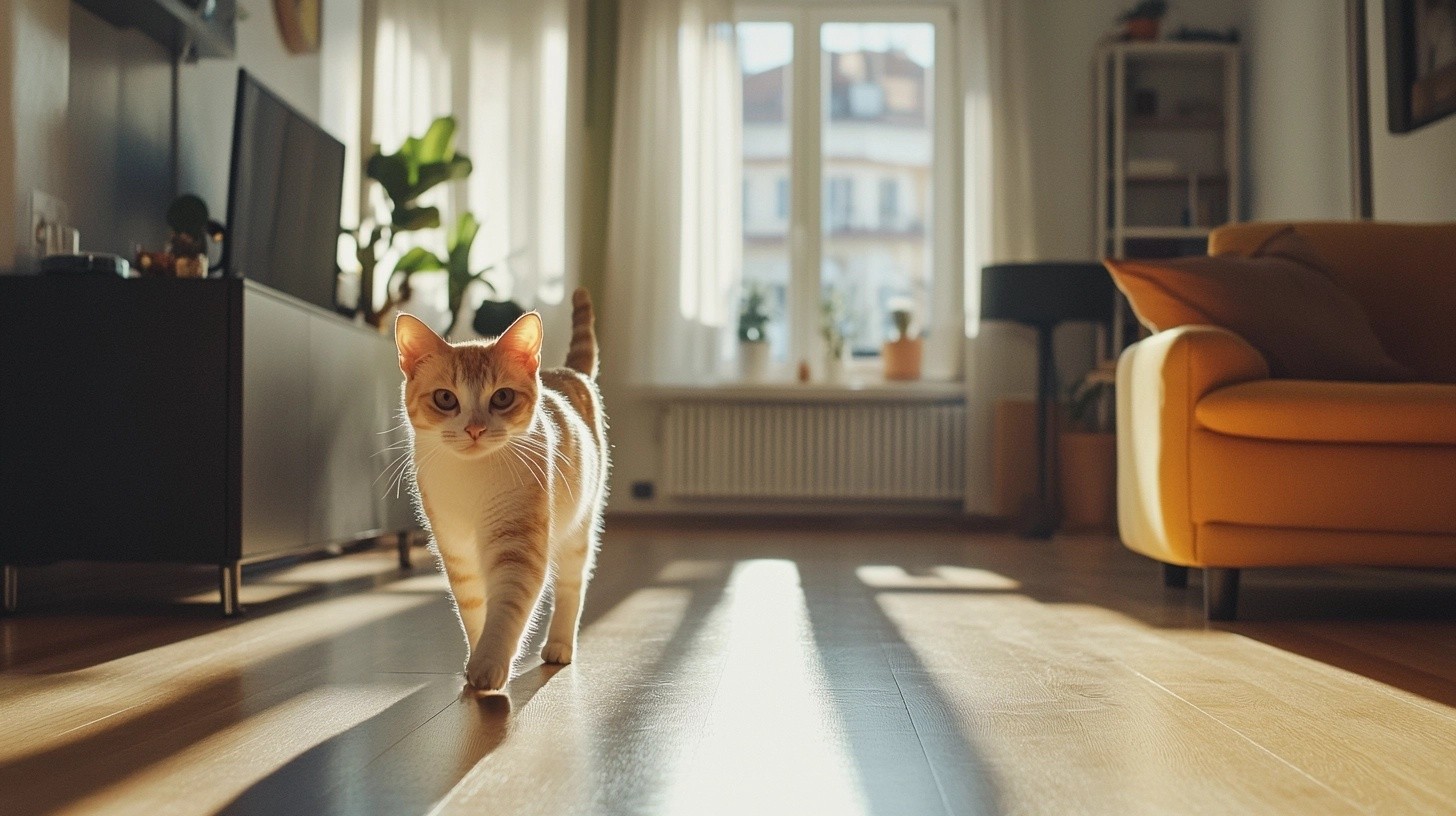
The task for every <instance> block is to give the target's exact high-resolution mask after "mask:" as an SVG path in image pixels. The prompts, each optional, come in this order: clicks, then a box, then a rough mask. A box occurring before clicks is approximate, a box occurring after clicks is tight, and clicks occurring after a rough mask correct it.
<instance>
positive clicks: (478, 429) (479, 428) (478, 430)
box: [465, 425, 485, 440]
mask: <svg viewBox="0 0 1456 816" xmlns="http://www.w3.org/2000/svg"><path fill="white" fill-rule="evenodd" d="M465 432H466V433H468V434H470V438H471V439H475V440H478V439H480V435H481V434H483V433H485V426H484V425H466V426H465Z"/></svg>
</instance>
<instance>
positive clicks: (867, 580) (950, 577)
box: [855, 564, 1021, 592]
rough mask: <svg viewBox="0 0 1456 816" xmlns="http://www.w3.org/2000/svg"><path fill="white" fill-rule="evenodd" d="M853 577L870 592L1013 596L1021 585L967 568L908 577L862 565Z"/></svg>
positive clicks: (934, 570) (940, 568) (943, 568)
mask: <svg viewBox="0 0 1456 816" xmlns="http://www.w3.org/2000/svg"><path fill="white" fill-rule="evenodd" d="M855 575H857V576H859V579H860V580H861V581H863V582H864V585H865V586H867V587H870V588H871V589H963V590H967V591H973V592H974V591H981V592H1014V591H1016V590H1018V589H1021V584H1020V582H1018V581H1014V580H1012V579H1010V578H1007V577H1006V576H1004V575H999V574H997V573H994V572H991V571H990V570H983V569H973V568H971V567H952V566H938V567H931V568H930V569H929V570H926V571H924V572H923V573H922V574H917V575H912V574H910V573H909V572H906V571H905V568H904V567H897V566H891V565H887V564H866V565H864V566H862V567H859V568H857V569H856V570H855Z"/></svg>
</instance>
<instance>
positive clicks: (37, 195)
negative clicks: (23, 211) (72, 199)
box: [30, 190, 80, 260]
mask: <svg viewBox="0 0 1456 816" xmlns="http://www.w3.org/2000/svg"><path fill="white" fill-rule="evenodd" d="M30 240H31V245H30V251H31V255H32V256H33V257H34V258H35V259H36V260H40V259H41V258H44V257H45V256H47V255H56V254H58V253H62V252H77V251H79V244H80V234H79V233H77V231H76V229H75V228H74V227H72V226H71V210H70V208H69V207H67V206H66V202H64V201H62V200H60V199H59V198H56V197H55V196H53V195H51V194H49V193H46V192H42V191H40V190H31V191H30Z"/></svg>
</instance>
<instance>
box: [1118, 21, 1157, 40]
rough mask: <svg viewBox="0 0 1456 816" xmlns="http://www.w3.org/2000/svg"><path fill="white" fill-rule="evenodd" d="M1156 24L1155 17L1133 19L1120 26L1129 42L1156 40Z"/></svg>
mask: <svg viewBox="0 0 1456 816" xmlns="http://www.w3.org/2000/svg"><path fill="white" fill-rule="evenodd" d="M1158 22H1159V21H1158V18H1156V17H1135V18H1133V19H1131V20H1127V21H1125V22H1124V23H1123V24H1122V33H1123V34H1125V35H1126V36H1127V38H1128V39H1129V40H1156V39H1157V38H1158Z"/></svg>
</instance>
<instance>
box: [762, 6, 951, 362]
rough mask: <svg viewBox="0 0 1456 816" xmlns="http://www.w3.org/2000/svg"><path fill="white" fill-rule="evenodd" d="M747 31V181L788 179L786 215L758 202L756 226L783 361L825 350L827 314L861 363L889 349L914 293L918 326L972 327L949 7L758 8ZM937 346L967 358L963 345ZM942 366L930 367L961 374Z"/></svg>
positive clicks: (780, 196)
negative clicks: (961, 259) (961, 253)
mask: <svg viewBox="0 0 1456 816" xmlns="http://www.w3.org/2000/svg"><path fill="white" fill-rule="evenodd" d="M737 34H738V47H739V60H740V68H741V72H742V77H743V80H742V81H743V88H742V96H743V122H742V126H743V175H744V178H745V179H756V178H758V177H760V176H763V177H766V178H765V183H769V182H768V179H767V177H773V178H774V179H776V180H775V182H773V183H775V184H776V185H777V186H776V187H775V188H774V189H775V190H776V191H777V195H776V197H775V199H774V200H773V201H772V203H773V204H774V205H776V209H775V210H774V211H772V212H768V211H765V212H762V213H758V212H754V211H753V207H751V206H750V205H749V204H748V203H747V202H745V211H744V229H743V233H744V234H743V241H744V243H743V278H744V282H745V285H746V286H754V287H759V288H761V289H764V290H766V291H768V292H770V293H772V296H771V297H770V299H769V300H770V303H771V304H772V305H773V307H774V308H776V309H778V311H776V312H774V314H773V315H772V322H771V324H770V330H769V339H770V343H771V344H772V346H773V356H774V358H775V359H777V360H780V361H791V360H792V361H796V360H800V359H804V360H810V361H816V360H819V359H822V355H823V353H824V352H823V350H822V349H823V347H822V341H821V340H820V325H821V322H822V321H824V320H825V319H826V315H832V316H833V319H834V321H835V323H836V325H837V326H838V327H839V328H840V329H841V330H842V331H843V333H844V334H845V336H846V339H847V341H848V343H847V345H848V347H849V349H850V350H851V351H852V353H853V356H854V357H856V358H874V357H878V356H879V353H880V347H881V345H882V344H883V343H884V342H885V341H886V340H888V339H892V338H893V337H894V336H895V335H894V328H893V325H894V324H893V320H892V318H891V315H890V304H891V303H892V302H899V301H902V300H908V301H909V302H911V303H913V304H914V307H915V312H916V316H917V321H916V322H917V325H918V327H919V329H920V330H921V331H934V330H935V329H936V328H937V327H940V328H941V329H943V330H945V331H950V330H952V329H954V328H957V327H959V325H960V323H959V305H958V304H959V300H958V298H959V292H960V289H959V287H960V281H959V275H957V274H956V270H955V269H954V263H955V259H954V257H953V255H954V253H955V242H954V226H955V223H954V215H953V210H954V202H955V195H956V193H957V181H958V175H957V173H956V168H957V162H956V151H955V142H954V127H955V125H956V122H955V119H956V116H955V115H954V112H953V111H952V106H953V105H954V103H955V100H954V95H953V92H952V89H951V87H950V84H949V83H950V79H951V78H950V77H949V76H948V75H947V74H945V73H944V72H942V71H940V70H939V66H941V65H943V64H947V63H949V61H950V60H949V53H950V52H949V48H950V38H951V27H950V15H949V13H948V12H947V11H946V10H945V9H943V8H936V7H929V6H926V7H915V6H910V5H909V4H899V3H896V4H888V3H887V4H885V5H884V7H882V8H874V7H866V6H864V5H855V6H846V7H837V6H833V5H827V4H823V3H813V4H804V5H803V6H801V7H790V8H789V9H787V10H785V9H784V7H782V6H778V7H775V8H774V9H773V10H769V9H768V8H767V7H763V8H759V7H756V6H753V5H747V4H745V5H742V6H741V7H740V16H739V23H738V27H737ZM769 204H770V201H767V200H766V201H764V202H762V205H763V206H764V207H765V209H766V207H767V206H768V205H769ZM769 227H771V228H769ZM809 236H814V238H813V239H810V240H805V238H808V237H809ZM940 348H942V349H944V350H946V353H947V354H949V355H954V354H957V353H958V351H959V343H955V342H947V343H943V344H940ZM940 363H941V365H939V366H936V365H934V364H933V363H932V361H930V360H928V359H927V369H928V370H931V369H935V370H941V371H951V370H953V369H954V368H955V362H954V359H951V360H948V361H946V360H942V361H940Z"/></svg>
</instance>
